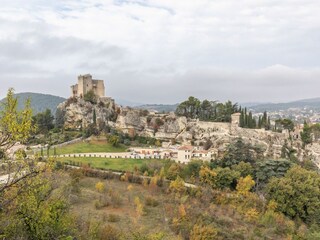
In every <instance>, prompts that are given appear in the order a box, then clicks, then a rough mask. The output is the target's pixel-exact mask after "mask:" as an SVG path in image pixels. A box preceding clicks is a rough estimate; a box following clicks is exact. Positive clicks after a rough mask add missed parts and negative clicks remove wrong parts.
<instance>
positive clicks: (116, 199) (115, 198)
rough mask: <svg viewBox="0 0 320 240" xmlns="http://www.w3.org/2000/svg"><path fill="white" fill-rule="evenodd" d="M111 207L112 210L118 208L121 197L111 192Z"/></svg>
mask: <svg viewBox="0 0 320 240" xmlns="http://www.w3.org/2000/svg"><path fill="white" fill-rule="evenodd" d="M110 199H111V205H112V207H114V208H118V207H120V206H121V204H122V199H121V196H120V194H119V193H118V192H115V191H111V192H110Z"/></svg>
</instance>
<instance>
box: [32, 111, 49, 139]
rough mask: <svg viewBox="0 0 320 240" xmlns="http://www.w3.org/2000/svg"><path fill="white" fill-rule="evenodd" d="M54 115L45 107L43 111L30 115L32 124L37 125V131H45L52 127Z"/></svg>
mask: <svg viewBox="0 0 320 240" xmlns="http://www.w3.org/2000/svg"><path fill="white" fill-rule="evenodd" d="M53 120H54V117H53V116H52V114H51V110H50V109H46V110H45V111H44V112H41V113H38V114H36V115H35V116H33V117H32V122H33V124H35V125H37V131H38V133H47V132H48V131H49V130H51V129H53V128H54V124H53Z"/></svg>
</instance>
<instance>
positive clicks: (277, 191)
mask: <svg viewBox="0 0 320 240" xmlns="http://www.w3.org/2000/svg"><path fill="white" fill-rule="evenodd" d="M266 192H267V198H268V200H274V201H275V202H276V203H277V210H278V211H281V212H282V213H284V214H286V215H287V216H290V217H292V218H295V217H299V218H300V219H302V220H304V221H305V222H307V223H316V224H320V201H319V199H320V176H319V174H318V173H317V172H314V171H308V170H305V169H303V168H301V167H299V166H295V167H293V168H291V169H290V170H289V171H288V172H287V173H286V174H285V176H284V177H282V178H273V179H272V180H271V181H270V183H269V184H268V186H267V191H266Z"/></svg>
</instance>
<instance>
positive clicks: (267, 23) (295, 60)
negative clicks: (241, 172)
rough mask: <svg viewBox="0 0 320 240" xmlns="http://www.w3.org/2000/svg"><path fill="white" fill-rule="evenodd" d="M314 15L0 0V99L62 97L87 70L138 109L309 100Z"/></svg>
mask: <svg viewBox="0 0 320 240" xmlns="http://www.w3.org/2000/svg"><path fill="white" fill-rule="evenodd" d="M319 10H320V2H319V1H317V0H306V1H303V2H302V1H298V0H283V1H275V0H260V1H256V0H243V1H237V0H219V1H211V0H201V1H200V0H199V1H194V0H184V1H178V0H176V1H173V0H150V1H147V0H146V1H143V0H115V1H111V0H109V1H105V0H81V1H75V0H74V1H72V0H64V1H53V0H28V1H24V0H10V1H9V0H2V2H1V6H0V13H1V15H0V16H1V17H0V48H1V49H2V50H1V52H0V64H1V65H0V70H1V72H2V76H3V77H4V78H6V79H10V81H9V80H0V81H2V84H1V85H2V87H1V89H0V96H3V95H4V94H5V91H6V89H7V88H8V87H10V86H13V87H15V88H16V89H17V91H25V89H28V90H29V91H32V90H34V91H36V90H37V91H42V92H50V93H52V94H57V95H62V96H68V94H69V85H71V84H72V83H73V82H75V81H76V76H77V75H78V74H82V73H86V72H90V73H92V74H93V75H94V76H96V77H97V78H104V79H105V80H106V81H107V92H108V94H110V95H112V96H113V97H117V98H124V99H129V100H130V99H131V100H134V101H141V102H176V101H179V100H182V99H183V98H184V97H186V96H188V95H196V96H198V97H200V98H213V99H221V100H222V99H229V98H230V99H233V100H235V101H237V100H238V101H251V100H252V101H253V100H261V101H284V100H291V99H296V98H305V97H309V96H310V97H311V96H312V97H314V96H317V92H316V91H315V89H316V88H315V87H314V85H315V86H318V87H319V84H317V79H319V64H318V62H319V61H318V56H319V54H320V49H319V43H318V42H319V38H320V31H319V30H320V15H319V14H318V13H319ZM52 81H53V82H54V83H55V84H52V83H51V82H52ZM58 83H59V84H58ZM48 86H50V88H49V89H48ZM301 86H303V87H304V89H305V90H304V91H301V90H300V89H301ZM155 89H156V90H155ZM255 98H259V99H255Z"/></svg>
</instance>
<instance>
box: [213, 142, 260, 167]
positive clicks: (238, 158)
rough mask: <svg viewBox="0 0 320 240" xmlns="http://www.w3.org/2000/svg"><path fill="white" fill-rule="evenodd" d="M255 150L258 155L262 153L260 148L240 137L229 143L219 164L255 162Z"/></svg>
mask: <svg viewBox="0 0 320 240" xmlns="http://www.w3.org/2000/svg"><path fill="white" fill-rule="evenodd" d="M254 152H255V153H256V155H260V154H261V152H260V150H259V149H257V148H255V147H253V146H252V145H251V144H247V143H245V142H244V141H243V140H242V139H241V138H238V139H236V140H235V141H234V142H232V143H230V144H229V146H228V148H227V150H226V152H225V154H224V156H223V157H222V159H220V160H219V161H218V164H219V165H220V166H222V167H231V166H232V165H236V164H239V163H240V162H248V163H253V162H254V161H255V154H254Z"/></svg>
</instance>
